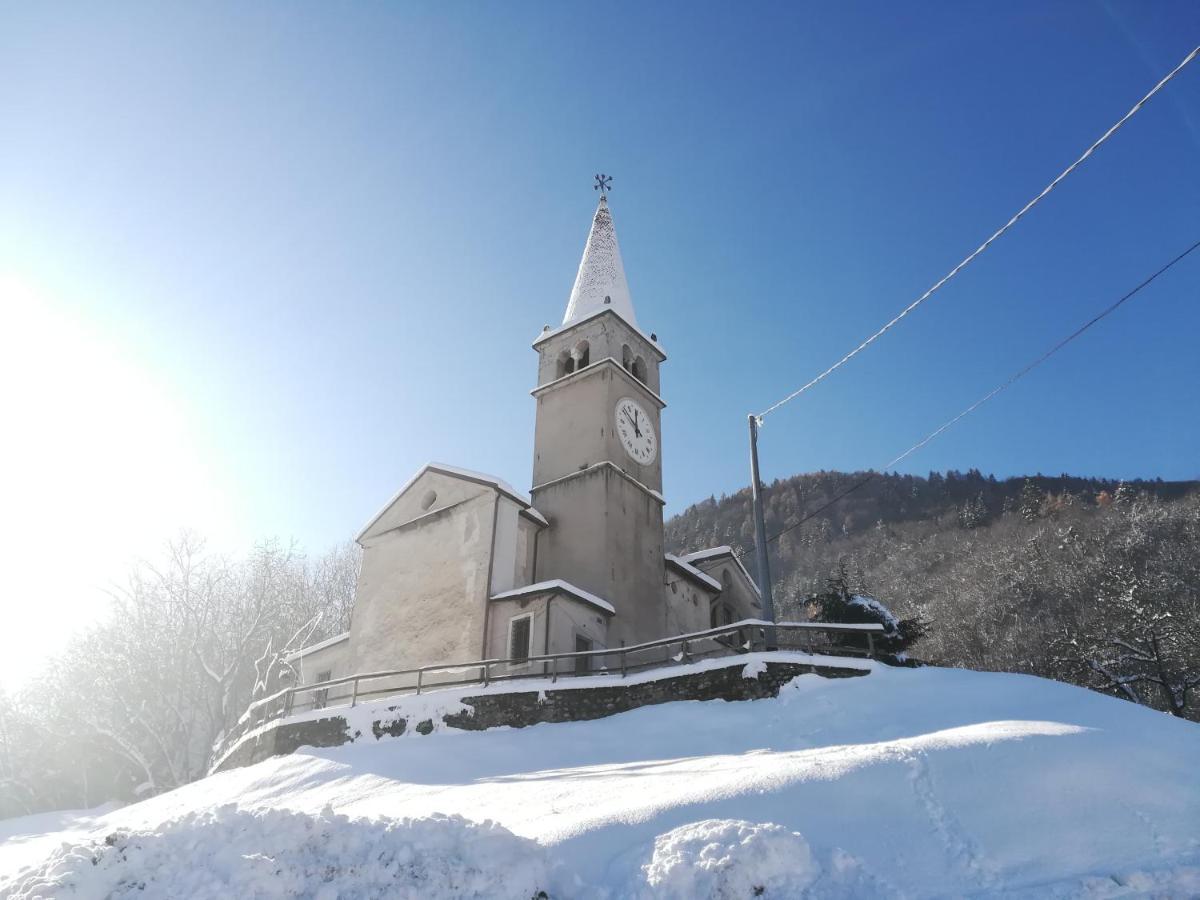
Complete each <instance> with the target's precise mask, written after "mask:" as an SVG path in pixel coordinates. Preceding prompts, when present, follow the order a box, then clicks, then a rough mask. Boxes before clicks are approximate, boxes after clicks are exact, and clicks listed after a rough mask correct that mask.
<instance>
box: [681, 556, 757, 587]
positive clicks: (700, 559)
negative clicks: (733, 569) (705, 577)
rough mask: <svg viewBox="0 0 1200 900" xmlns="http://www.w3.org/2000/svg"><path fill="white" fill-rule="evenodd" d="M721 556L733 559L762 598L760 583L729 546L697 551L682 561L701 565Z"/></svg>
mask: <svg viewBox="0 0 1200 900" xmlns="http://www.w3.org/2000/svg"><path fill="white" fill-rule="evenodd" d="M721 556H728V557H731V558H732V559H733V562H734V564H735V565H736V566H737V567H738V568H739V569H741V570H742V574H743V575H745V576H746V580H747V581H748V582H750V587H752V588H754V593H755V594H758V595H759V596H760V597H761V596H762V592H761V591H760V590H759V589H758V583H757V582H756V581H755V580H754V577H753V576H752V575H751V574H750V572H749V570H747V568H746V565H745V563H743V562H742V561H741V559H740V558H739V557H738V555H737V554H736V553H734V552H733V548H732V547H730V546H729V545H728V544H722V545H721V546H720V547H709V548H708V549H707V550H697V551H696V552H695V553H685V554H683V556H681V557H680V559H682V560H683V561H684V562H687V563H701V562H706V561H708V560H710V559H717V558H718V557H721Z"/></svg>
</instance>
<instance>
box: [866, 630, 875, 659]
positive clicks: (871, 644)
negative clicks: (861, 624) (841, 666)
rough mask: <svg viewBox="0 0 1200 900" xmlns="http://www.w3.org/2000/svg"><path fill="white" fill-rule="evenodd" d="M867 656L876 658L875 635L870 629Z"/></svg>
mask: <svg viewBox="0 0 1200 900" xmlns="http://www.w3.org/2000/svg"><path fill="white" fill-rule="evenodd" d="M867 656H869V657H870V658H871V659H874V658H875V635H874V634H872V633H871V632H870V631H868V632H867Z"/></svg>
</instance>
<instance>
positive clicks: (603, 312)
mask: <svg viewBox="0 0 1200 900" xmlns="http://www.w3.org/2000/svg"><path fill="white" fill-rule="evenodd" d="M609 315H611V316H616V318H617V321H619V322H620V323H621V324H622V325H624V326H625V327H626V328H628V329H629V330H630V331H632V332H633V333H634V334H636V335H637V336H638V337H640V338H641V339H642V340H643V341H645V342H646V345H647V346H648V347H649V348H650V349H651V350H653V351H654V353H655V355H657V356H658V361H659V362H660V363H661V362H665V361H666V358H667V351H665V350H663V348H662V347H660V346H659V343H658V341H657V340H655V339H653V338H651V337H650V335H648V334H646V332H644V331H642V329H640V328H638V327H637V326H636V325H631V324H629V323H628V322H626V321H625V319H623V318H622V317H621V316H620V315H618V314H617V311H616V310H614V309H599V310H596V311H595V312H594V313H589V314H588V315H586V316H584V317H583V318H582V319H576V320H575V321H574V322H570V323H568V324H566V325H560V326H558V327H557V328H554V329H551V330H550V331H543V332H542V333H541V334H539V335H538V336H537V339H536V340H534V342H533V344H532V346H533V349H534V350H537V349H538V347H539V345H541V344H544V343H545V342H546V341H548V340H550V339H551V338H554V337H558V336H559V335H560V334H566V333H567V332H568V331H571V330H572V329H574V328H578V327H579V326H580V325H583V324H585V323H587V322H590V321H592V320H593V319H597V318H599V317H600V316H609Z"/></svg>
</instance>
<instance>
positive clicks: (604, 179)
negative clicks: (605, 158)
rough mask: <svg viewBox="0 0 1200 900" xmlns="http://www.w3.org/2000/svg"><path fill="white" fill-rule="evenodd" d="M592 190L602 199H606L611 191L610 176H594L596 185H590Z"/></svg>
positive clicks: (602, 174)
mask: <svg viewBox="0 0 1200 900" xmlns="http://www.w3.org/2000/svg"><path fill="white" fill-rule="evenodd" d="M592 190H593V191H599V192H600V196H601V197H602V198H603V197H607V196H608V192H609V191H611V190H612V176H611V175H605V174H604V173H603V172H601V173H600V174H599V175H597V176H596V183H595V184H593V185H592Z"/></svg>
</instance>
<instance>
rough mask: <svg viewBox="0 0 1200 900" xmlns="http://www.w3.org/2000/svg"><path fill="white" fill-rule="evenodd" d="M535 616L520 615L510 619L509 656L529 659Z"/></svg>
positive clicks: (516, 658)
mask: <svg viewBox="0 0 1200 900" xmlns="http://www.w3.org/2000/svg"><path fill="white" fill-rule="evenodd" d="M532 625H533V616H518V617H517V618H515V619H509V621H508V658H509V659H513V660H517V661H518V662H520V661H522V660H526V659H529V640H530V636H531V635H532Z"/></svg>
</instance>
